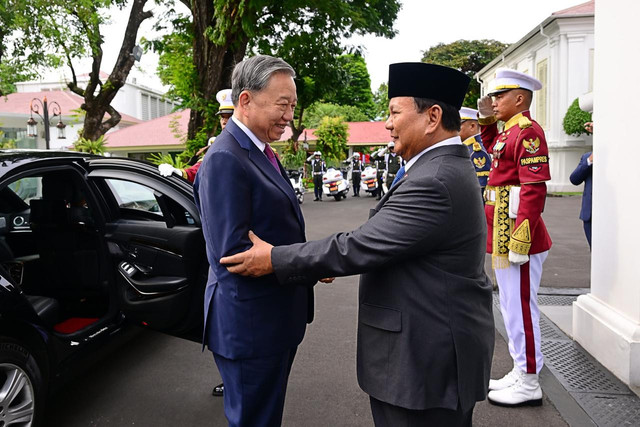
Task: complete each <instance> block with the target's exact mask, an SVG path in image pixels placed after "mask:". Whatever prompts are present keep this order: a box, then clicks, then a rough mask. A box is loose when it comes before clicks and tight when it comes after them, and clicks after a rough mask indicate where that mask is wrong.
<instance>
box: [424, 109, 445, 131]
mask: <svg viewBox="0 0 640 427" xmlns="http://www.w3.org/2000/svg"><path fill="white" fill-rule="evenodd" d="M424 113H425V114H426V115H427V118H428V119H429V124H427V126H426V129H425V134H430V133H433V132H435V131H436V129H438V126H440V122H441V121H442V108H441V107H440V106H439V105H437V104H436V105H433V106H431V107H430V108H428V109H427V111H425V112H424Z"/></svg>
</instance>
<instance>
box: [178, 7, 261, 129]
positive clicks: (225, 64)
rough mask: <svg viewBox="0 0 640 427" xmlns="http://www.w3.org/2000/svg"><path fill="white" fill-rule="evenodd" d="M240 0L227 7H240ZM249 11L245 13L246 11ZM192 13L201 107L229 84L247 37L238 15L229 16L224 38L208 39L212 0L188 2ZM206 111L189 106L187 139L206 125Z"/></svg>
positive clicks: (213, 11) (213, 12)
mask: <svg viewBox="0 0 640 427" xmlns="http://www.w3.org/2000/svg"><path fill="white" fill-rule="evenodd" d="M240 3H242V0H232V1H230V2H228V4H227V8H228V9H229V10H233V11H236V10H239V9H240V8H239V6H238V5H239V4H240ZM245 13H248V12H245ZM191 15H192V16H193V31H194V41H193V62H194V65H195V68H196V71H197V73H198V79H199V81H198V84H199V87H198V91H199V98H201V100H202V104H201V105H202V106H203V107H204V106H206V105H209V104H210V103H215V102H216V94H217V93H218V91H220V90H222V89H228V88H230V87H231V74H232V72H233V67H235V65H236V64H237V63H238V62H240V61H242V59H243V58H244V54H245V51H246V49H247V43H248V42H249V37H248V36H247V35H246V34H245V33H244V31H243V30H242V27H241V25H239V23H240V20H241V19H242V17H241V16H235V15H233V16H230V17H228V19H230V20H231V21H232V22H231V25H229V26H228V28H229V29H228V30H227V33H226V34H225V37H224V38H225V41H224V43H222V44H216V43H214V42H213V41H212V40H211V36H210V33H211V28H213V27H215V8H214V2H212V1H211V0H193V1H192V2H191ZM207 118H208V117H207V112H206V111H205V109H204V108H199V109H198V108H192V109H191V116H190V117H189V130H188V132H187V138H188V139H193V138H194V137H195V136H196V133H197V132H198V131H199V130H200V129H202V128H203V127H204V126H205V121H206V119H207Z"/></svg>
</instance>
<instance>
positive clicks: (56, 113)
mask: <svg viewBox="0 0 640 427" xmlns="http://www.w3.org/2000/svg"><path fill="white" fill-rule="evenodd" d="M29 109H30V110H31V117H30V118H29V120H27V135H28V136H38V126H37V125H38V122H36V121H35V119H34V118H33V113H36V114H37V115H39V116H40V118H41V119H42V124H43V125H44V141H45V143H46V148H47V150H48V149H49V140H50V136H49V128H50V127H51V125H50V123H49V105H48V104H47V97H46V96H45V97H44V99H43V100H42V101H41V100H40V99H38V98H33V99H32V100H31V103H30V104H29ZM41 110H42V114H40V111H41ZM55 117H58V124H57V125H56V127H57V128H58V139H66V136H65V131H64V128H65V127H67V125H65V124H64V123H62V109H61V108H60V104H58V103H57V102H55V101H53V102H52V103H51V118H55Z"/></svg>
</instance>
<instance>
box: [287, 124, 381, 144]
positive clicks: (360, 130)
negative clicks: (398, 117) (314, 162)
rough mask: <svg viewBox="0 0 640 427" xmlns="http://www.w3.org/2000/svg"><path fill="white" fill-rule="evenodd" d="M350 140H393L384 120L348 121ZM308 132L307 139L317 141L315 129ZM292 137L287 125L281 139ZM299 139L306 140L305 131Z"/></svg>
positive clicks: (370, 141) (350, 141)
mask: <svg viewBox="0 0 640 427" xmlns="http://www.w3.org/2000/svg"><path fill="white" fill-rule="evenodd" d="M347 124H348V125H349V130H348V132H349V140H348V141H347V144H348V145H379V144H386V143H387V142H389V141H391V136H390V135H389V131H388V130H387V129H385V127H384V122H348V123H347ZM305 131H306V133H307V141H316V140H317V139H318V137H317V136H316V135H315V133H314V132H315V129H305ZM289 138H291V128H290V127H288V126H287V128H286V129H285V132H284V134H283V135H282V137H281V138H280V141H286V140H288V139H289ZM298 141H304V132H303V133H302V135H300V137H299V138H298Z"/></svg>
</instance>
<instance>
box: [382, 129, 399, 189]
mask: <svg viewBox="0 0 640 427" xmlns="http://www.w3.org/2000/svg"><path fill="white" fill-rule="evenodd" d="M394 147H395V143H394V142H393V141H391V142H390V143H388V144H387V154H385V156H384V164H385V171H386V179H385V184H386V186H387V191H388V190H389V188H391V184H392V183H393V180H394V179H395V178H396V174H397V173H398V171H399V170H400V168H401V167H402V166H404V160H402V157H400V156H399V155H398V154H396V152H395V150H394Z"/></svg>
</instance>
